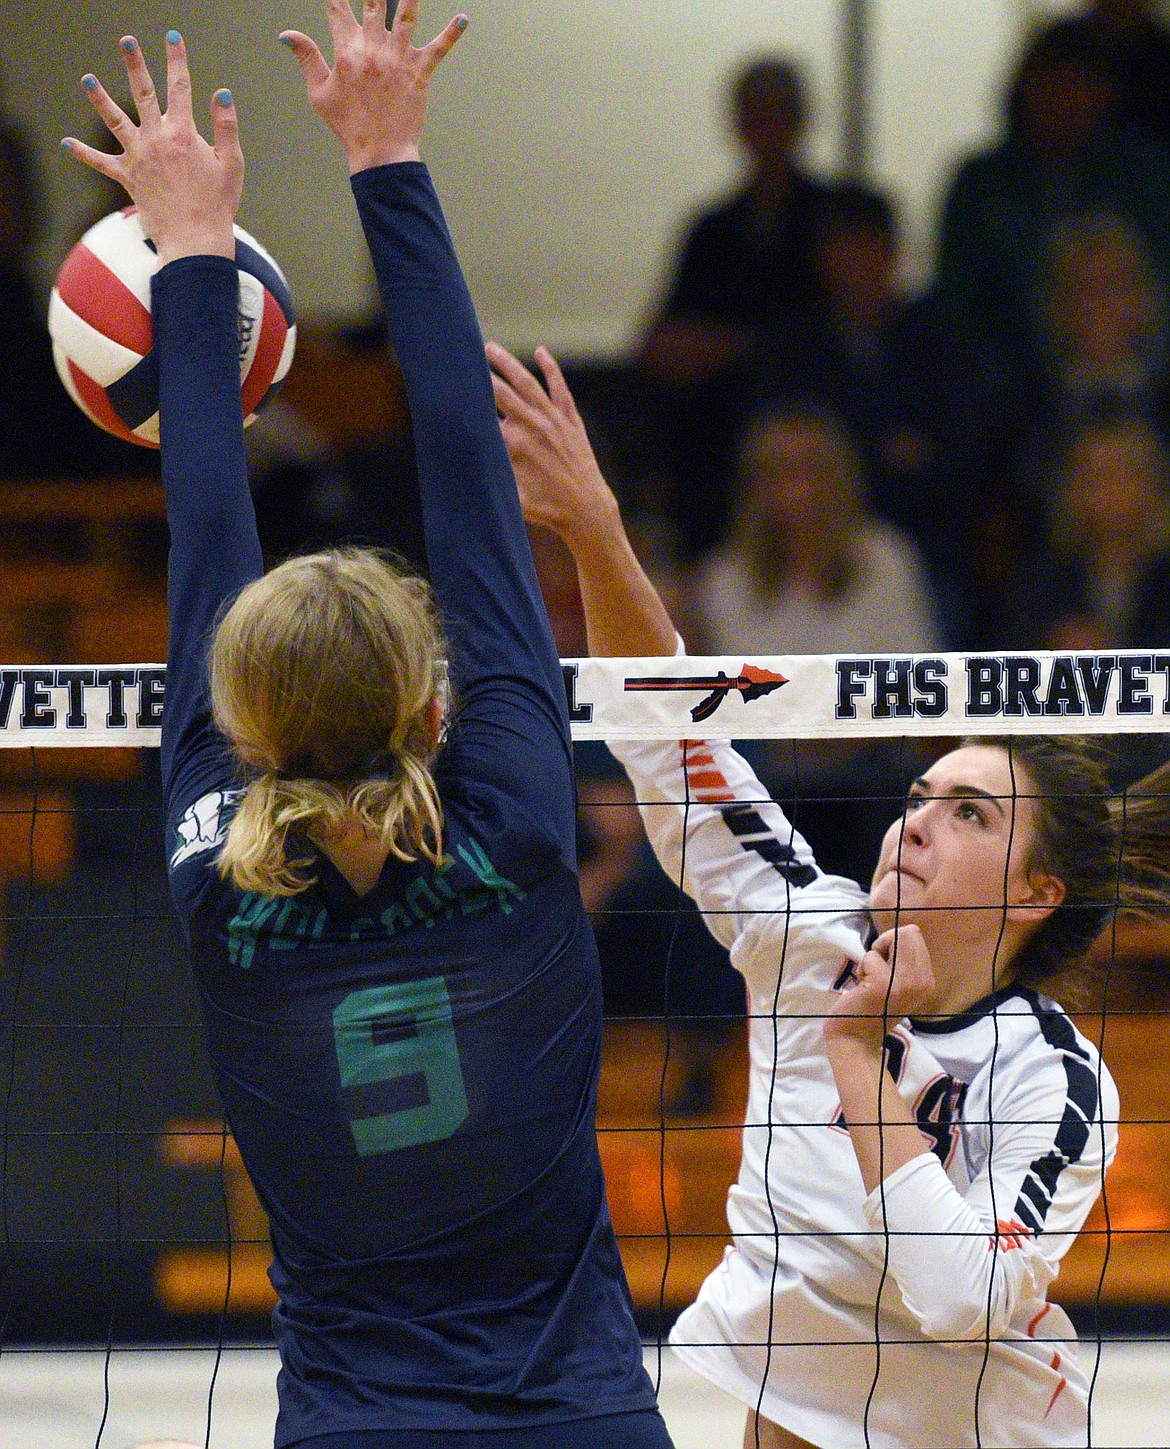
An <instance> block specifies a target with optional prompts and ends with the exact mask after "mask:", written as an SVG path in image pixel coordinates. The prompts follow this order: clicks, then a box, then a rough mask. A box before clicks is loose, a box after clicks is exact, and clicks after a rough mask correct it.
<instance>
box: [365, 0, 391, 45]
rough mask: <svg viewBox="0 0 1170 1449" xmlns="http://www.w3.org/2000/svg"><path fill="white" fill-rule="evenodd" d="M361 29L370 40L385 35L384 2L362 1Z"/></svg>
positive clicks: (379, 0)
mask: <svg viewBox="0 0 1170 1449" xmlns="http://www.w3.org/2000/svg"><path fill="white" fill-rule="evenodd" d="M362 29H363V30H364V31H365V32H366V34H367V36H369V37H371V38H373V37H374V36H377V35H381V34H385V31H386V0H364V3H363V4H362Z"/></svg>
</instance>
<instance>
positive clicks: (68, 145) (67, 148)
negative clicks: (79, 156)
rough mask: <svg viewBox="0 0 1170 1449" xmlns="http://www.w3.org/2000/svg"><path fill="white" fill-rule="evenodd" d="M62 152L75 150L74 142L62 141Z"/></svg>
mask: <svg viewBox="0 0 1170 1449" xmlns="http://www.w3.org/2000/svg"><path fill="white" fill-rule="evenodd" d="M61 150H62V151H72V150H73V142H72V141H62V142H61Z"/></svg>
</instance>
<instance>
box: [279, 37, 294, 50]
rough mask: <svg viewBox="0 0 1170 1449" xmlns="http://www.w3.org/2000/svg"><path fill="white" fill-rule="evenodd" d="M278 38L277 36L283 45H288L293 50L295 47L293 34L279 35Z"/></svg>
mask: <svg viewBox="0 0 1170 1449" xmlns="http://www.w3.org/2000/svg"><path fill="white" fill-rule="evenodd" d="M276 38H277V40H279V41H280V43H281V45H287V46H288V48H289V50H291V49H292V48H293V42H292V36H291V35H278V36H277V37H276Z"/></svg>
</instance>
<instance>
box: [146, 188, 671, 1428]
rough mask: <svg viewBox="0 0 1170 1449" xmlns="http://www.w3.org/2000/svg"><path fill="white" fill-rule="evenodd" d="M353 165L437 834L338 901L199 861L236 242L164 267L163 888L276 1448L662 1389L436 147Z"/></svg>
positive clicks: (230, 785)
mask: <svg viewBox="0 0 1170 1449" xmlns="http://www.w3.org/2000/svg"><path fill="white" fill-rule="evenodd" d="M353 187H354V192H355V194H356V196H357V201H358V207H359V210H360V213H361V217H362V222H363V224H364V226H365V230H366V235H367V238H368V240H369V244H370V249H371V252H372V254H373V258H374V264H375V267H376V270H377V274H378V282H379V286H380V288H381V292H382V297H383V301H384V304H385V309H386V313H387V316H388V319H389V324H390V330H391V335H392V340H393V343H394V349H395V352H396V354H397V357H398V361H399V363H400V365H401V367H402V371H403V374H404V376H405V380H406V387H407V391H408V395H409V399H410V406H411V411H412V414H413V419H414V428H415V437H416V447H417V450H418V470H419V478H420V483H421V489H422V504H423V516H424V524H425V529H426V539H427V552H428V558H429V563H430V568H431V574H432V579H433V582H434V587H435V590H436V592H437V594H438V598H439V601H440V604H441V606H442V610H443V613H444V616H445V623H446V627H447V630H448V645H449V657H450V664H451V673H452V685H453V691H454V696H455V699H456V701H457V703H456V707H455V712H454V721H453V724H452V726H451V728H450V731H449V734H448V738H447V742H446V744H445V746H444V748H443V750H442V753H441V755H440V757H439V760H438V763H437V765H436V771H435V774H436V780H437V782H438V786H439V793H440V796H441V799H442V805H443V816H444V832H443V858H442V863H441V864H440V865H439V866H438V867H437V868H436V867H432V866H430V865H429V864H426V863H425V862H424V863H416V864H404V863H403V862H401V861H397V860H395V859H394V858H393V857H391V858H390V859H389V860H388V861H387V864H386V867H385V869H384V871H383V873H382V876H381V879H380V881H379V883H378V884H377V886H376V887H375V888H374V889H373V891H371V892H370V893H369V894H367V895H365V896H361V897H359V896H357V895H356V894H355V893H354V891H353V890H352V889H351V887H350V886H349V884H348V883H347V882H346V880H345V879H344V878H343V877H342V876H341V875H340V873H339V872H338V871H337V870H336V869H334V867H333V866H332V865H331V864H330V862H329V861H328V860H327V859H326V858H324V857H320V858H319V859H318V860H317V861H316V875H317V881H316V884H315V885H313V886H311V887H310V888H309V889H307V890H305V891H304V892H302V893H301V894H299V895H297V896H295V897H292V898H285V899H276V898H270V897H264V896H258V895H254V894H245V893H241V892H240V891H238V890H236V889H234V888H233V887H232V886H231V885H229V884H227V883H225V882H224V881H222V880H221V879H220V877H219V875H218V874H217V872H216V870H215V864H214V862H215V856H216V847H217V846H218V844H219V843H220V842H221V841H222V838H223V833H224V830H225V828H226V824H227V821H228V819H229V818H230V813H231V809H232V802H233V800H234V799H235V795H234V793H233V792H234V791H235V790H236V789H237V788H238V785H239V783H240V782H239V781H238V779H237V775H236V770H235V766H234V765H233V762H232V759H231V756H230V754H229V752H228V750H227V748H226V746H225V743H224V741H223V739H222V738H221V737H220V736H219V735H218V733H217V732H216V730H215V728H214V726H213V724H212V722H211V718H210V713H209V706H208V695H207V667H206V653H207V641H208V638H209V635H210V632H211V630H212V628H213V625H214V621H215V619H216V616H217V614H218V613H219V612H220V611H221V610H222V608H223V607H224V605H225V603H226V602H228V601H230V599H231V598H232V597H233V596H234V594H235V593H236V592H237V591H238V590H239V589H240V588H241V587H242V586H243V585H244V584H245V583H247V582H248V581H249V580H250V579H252V578H254V577H256V576H257V575H258V574H259V572H260V569H261V560H260V550H259V547H258V544H257V539H256V530H255V524H254V520H253V517H252V511H251V504H250V500H249V494H248V486H247V479H246V473H245V467H244V455H243V443H242V430H241V424H240V403H239V375H238V367H237V360H236V359H237V353H236V339H235V310H236V307H235V303H236V284H235V272H234V269H233V267H232V265H231V264H230V263H229V262H227V261H224V260H220V259H216V258H198V259H186V260H183V261H179V262H175V263H172V264H171V265H170V266H168V267H166V268H165V269H164V270H163V271H162V272H161V273H160V274H159V275H158V277H157V278H156V279H155V284H154V316H155V329H156V338H157V348H158V352H159V356H160V365H161V389H162V391H161V399H162V402H161V415H162V430H163V431H162V448H163V473H164V483H165V486H166V490H167V505H168V511H169V517H170V522H171V531H172V552H171V576H170V600H171V644H170V659H169V662H168V682H167V689H168V694H167V710H166V719H165V723H164V727H163V755H162V761H163V777H164V783H165V790H166V805H167V819H168V827H169V835H168V848H169V851H170V867H171V883H172V889H173V891H174V895H175V899H176V901H177V903H178V906H179V910H180V912H181V914H182V916H183V918H184V921H185V922H186V925H187V928H188V932H189V935H190V940H191V947H192V955H193V960H194V966H195V971H196V974H197V977H198V980H199V984H200V989H201V994H202V999H203V1005H204V1011H205V1016H206V1026H207V1038H208V1042H209V1046H210V1052H211V1058H212V1062H213V1065H214V1069H215V1073H216V1078H217V1081H218V1084H219V1089H220V1092H221V1094H222V1097H223V1102H224V1106H225V1110H226V1113H227V1118H228V1121H229V1123H230V1126H231V1129H232V1131H233V1132H234V1134H235V1137H236V1140H237V1142H238V1143H239V1147H240V1151H241V1153H242V1155H243V1159H244V1162H245V1164H246V1166H247V1168H248V1171H249V1173H250V1175H251V1178H252V1181H253V1183H254V1184H255V1186H256V1189H257V1191H258V1193H259V1195H260V1197H261V1200H262V1201H263V1203H264V1206H265V1208H266V1209H267V1211H268V1213H269V1216H270V1220H271V1228H272V1244H273V1250H274V1258H275V1261H274V1266H273V1269H272V1278H273V1282H274V1284H275V1285H276V1288H277V1291H278V1293H279V1296H280V1305H279V1307H278V1309H277V1312H276V1330H277V1336H278V1340H279V1344H280V1350H281V1358H282V1371H281V1376H280V1382H279V1387H280V1419H279V1423H278V1428H277V1444H278V1445H287V1444H294V1443H297V1442H298V1441H300V1440H302V1439H308V1438H311V1437H312V1436H313V1435H322V1434H327V1433H338V1432H341V1431H345V1430H347V1429H353V1430H356V1429H388V1428H416V1427H417V1428H428V1429H447V1430H470V1429H477V1428H482V1429H488V1428H504V1427H509V1426H513V1425H515V1426H520V1425H525V1424H527V1425H537V1424H552V1423H557V1422H561V1421H567V1420H572V1419H582V1418H589V1417H593V1416H597V1415H602V1414H612V1413H619V1412H623V1411H626V1410H637V1409H645V1408H649V1407H652V1405H653V1402H654V1399H653V1391H652V1388H651V1385H650V1382H649V1379H648V1378H647V1376H646V1374H645V1372H644V1370H643V1368H642V1359H641V1348H640V1344H639V1340H638V1335H637V1333H636V1330H635V1327H634V1323H633V1318H632V1315H631V1310H630V1302H629V1294H628V1290H627V1288H626V1284H625V1279H624V1276H623V1273H622V1268H621V1263H620V1260H619V1258H618V1253H617V1247H616V1244H615V1241H614V1236H613V1230H612V1227H611V1225H610V1220H609V1213H608V1209H607V1207H606V1202H605V1189H604V1183H603V1179H602V1173H601V1164H600V1160H599V1157H598V1152H597V1143H596V1136H595V1131H594V1110H595V1099H596V1086H597V1072H598V1062H599V1055H600V1046H601V991H600V977H599V967H598V961H597V953H596V948H595V946H594V943H593V938H592V934H591V932H590V929H589V925H588V922H587V920H586V917H585V914H584V911H583V908H582V905H581V899H580V893H579V890H578V887H577V879H576V867H575V847H574V787H573V773H572V758H571V752H570V745H569V732H568V720H567V712H566V702H565V694H564V688H563V684H562V679H561V673H560V669H559V666H558V661H557V657H556V651H555V648H554V646H553V642H552V638H551V634H550V632H549V627H548V622H547V620H546V618H545V615H544V610H543V607H542V604H541V601H540V594H539V590H538V588H537V583H536V577H535V574H534V571H533V567H532V561H531V558H530V556H529V552H528V544H527V538H526V534H525V531H524V525H523V520H522V518H521V514H520V508H519V503H518V500H517V495H516V487H515V482H514V480H513V477H512V473H511V468H510V465H509V462H508V458H507V453H506V451H505V449H504V446H503V441H502V438H501V435H500V430H499V425H498V422H497V418H496V411H495V405H494V402H493V398H492V390H491V382H490V376H489V373H488V369H487V364H486V361H485V359H484V355H483V346H482V341H481V338H480V335H479V329H478V327H477V324H476V320H475V315H474V311H473V309H472V305H471V300H470V297H469V296H468V293H467V290H466V287H465V286H464V283H463V279H462V277H461V275H460V272H459V267H458V263H457V261H456V258H455V254H454V251H453V249H452V246H451V242H450V239H449V237H448V235H447V231H446V228H445V225H444V223H443V218H442V214H441V212H440V209H439V205H438V201H437V199H436V197H435V195H434V192H433V190H432V188H431V185H430V181H429V178H428V176H427V173H426V170H425V168H424V167H423V166H421V165H419V164H406V165H398V166H387V167H381V168H377V169H375V170H371V171H366V172H363V173H361V174H359V175H358V176H356V177H354V180H353Z"/></svg>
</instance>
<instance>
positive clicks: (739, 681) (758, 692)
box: [625, 664, 788, 724]
mask: <svg viewBox="0 0 1170 1449" xmlns="http://www.w3.org/2000/svg"><path fill="white" fill-rule="evenodd" d="M787 683H788V680H787V679H785V677H784V675H783V674H773V673H772V672H771V670H768V669H760V668H759V667H758V666H756V665H755V664H745V665H744V666H743V668H742V669H741V670H740V671H739V673H738V674H735V675H731V674H725V673H724V672H723V670H722V669H721V670H720V671H719V673H718V674H699V675H693V674H692V675H686V676H683V677H682V678H674V677H673V676H671V675H657V676H652V677H649V678H646V679H627V680H626V682H625V687H626V690H627V692H628V693H636V692H644V691H654V692H659V693H661V692H667V691H669V692H671V693H677V692H678V691H680V690H684V689H685V690H693V689H705V690H708V691H709V693H708V695H707V697H706V699H703V700H700V701H699V703H698V704H697V705H695V707H694V709H692V710H691V719H692V721H693V722H694V723H695V724H701V723H702V721H703V720H705V719H710V718H711V716H712V715H713V714H714V713H715V711H716V710H717V709H718V708H719V706H720V705H721V704H722V703H723V701H724V700H725V699H726V698H727V696H728V695H729V694H738V695H741V696H742V697H743V702H744V704H750V703H751V702H752V700H753V699H763V698H764V696H765V695H768V694H771V693H772V691H773V690H775V689H779V688H780V686H781V685H783V684H787Z"/></svg>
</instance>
